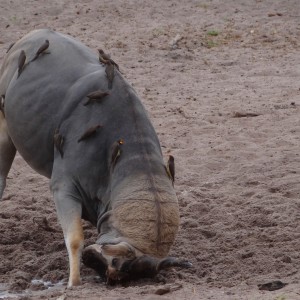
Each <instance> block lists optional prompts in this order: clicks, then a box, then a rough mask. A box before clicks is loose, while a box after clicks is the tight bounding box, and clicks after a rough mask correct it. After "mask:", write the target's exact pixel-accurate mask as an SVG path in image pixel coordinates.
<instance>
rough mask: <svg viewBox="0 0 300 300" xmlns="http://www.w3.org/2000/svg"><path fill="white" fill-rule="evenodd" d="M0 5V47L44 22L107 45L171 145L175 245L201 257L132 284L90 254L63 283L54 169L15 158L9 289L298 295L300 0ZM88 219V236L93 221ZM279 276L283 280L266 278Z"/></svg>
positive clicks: (2, 275) (153, 295)
mask: <svg viewBox="0 0 300 300" xmlns="http://www.w3.org/2000/svg"><path fill="white" fill-rule="evenodd" d="M0 11H1V12H0V15H1V18H0V28H1V37H0V59H3V57H4V55H5V52H6V49H7V48H8V46H9V45H10V43H12V42H14V41H16V40H17V39H19V38H21V37H22V36H23V35H25V34H26V33H27V32H29V31H31V30H32V29H34V28H46V27H47V28H52V29H55V30H57V31H60V32H63V33H67V34H70V35H72V36H74V37H76V38H77V39H79V40H81V41H82V42H83V43H85V44H87V45H88V46H90V47H91V48H92V49H94V50H95V53H97V49H98V48H103V49H104V50H105V51H106V52H109V53H111V54H112V56H113V59H114V60H116V61H117V63H118V64H119V65H120V69H121V71H122V72H123V74H124V75H125V77H126V78H127V79H128V81H129V82H131V83H132V85H133V86H134V88H135V89H136V91H137V92H138V94H139V95H140V97H141V98H142V100H143V103H144V104H145V106H146V108H147V110H148V112H149V114H150V117H151V120H152V121H153V124H154V127H155V128H156V130H157V133H158V136H159V138H160V141H161V145H162V149H163V153H164V155H165V157H166V159H167V155H168V154H172V155H173V156H174V157H175V163H176V181H175V187H176V192H177V196H178V200H179V204H180V213H181V228H180V232H179V234H178V236H177V239H176V242H175V244H174V246H173V248H172V250H171V253H170V254H171V255H174V256H177V257H182V258H187V259H189V260H190V261H192V263H193V265H194V268H192V269H189V270H184V271H183V270H181V271H176V270H172V271H171V272H168V273H166V274H163V275H164V276H165V279H166V280H165V282H166V283H165V284H162V283H156V282H153V281H151V280H140V281H138V282H132V283H130V285H129V286H126V287H125V286H114V287H107V286H106V285H105V284H104V283H103V282H101V281H100V280H99V278H98V277H97V276H96V274H95V273H93V271H92V270H88V269H86V268H85V267H84V266H82V275H83V285H82V286H80V287H78V288H72V289H70V290H65V284H66V280H67V278H68V270H67V268H68V260H67V252H66V249H65V247H64V242H63V236H62V231H61V229H60V226H59V224H58V222H57V218H56V213H55V207H54V203H53V200H52V198H51V195H50V193H49V189H48V181H47V180H46V179H45V178H43V177H41V176H39V175H37V174H36V173H34V172H33V171H32V170H31V169H30V168H29V167H28V166H27V165H26V164H25V163H24V161H23V160H22V158H20V157H19V156H17V157H16V159H15V161H14V164H13V167H12V169H11V171H10V174H9V178H8V182H7V188H6V191H5V194H4V197H3V199H2V201H1V203H0V297H4V298H5V297H8V294H7V291H10V292H12V293H13V295H11V296H14V297H16V298H20V299H47V298H56V299H75V298H76V299H99V298H100V297H102V299H300V294H299V290H300V283H299V279H300V276H299V266H300V253H299V249H300V240H299V234H300V202H299V196H300V180H299V170H300V157H299V146H300V138H299V137H300V123H299V112H300V80H299V79H300V71H299V64H300V59H299V50H300V44H299V43H300V42H299V41H300V26H299V17H300V6H299V3H298V0H288V1H272V0H256V1H254V0H251V1H248V0H244V1H233V0H230V1H218V0H211V1H205V2H203V1H192V0H189V1H179V0H172V1H156V2H150V1H143V2H141V1H137V0H132V1H117V0H116V1H108V0H107V1H101V3H99V1H96V0H86V1H80V4H78V1H58V0H56V1H46V0H41V1H33V0H28V1H26V5H25V4H24V3H23V2H22V1H18V0H11V1H6V0H5V1H2V2H1V3H0ZM84 228H85V243H86V245H89V244H91V243H93V242H94V240H95V237H96V230H95V229H94V228H92V227H91V226H90V225H89V224H88V223H84ZM273 280H281V281H282V282H284V283H288V285H286V286H284V287H283V288H282V289H280V290H277V291H271V292H270V291H264V290H259V289H258V285H259V284H265V283H268V282H270V281H273ZM53 285H54V286H53ZM16 293H20V294H18V295H17V294H16ZM160 293H161V294H160ZM280 297H281V298H280Z"/></svg>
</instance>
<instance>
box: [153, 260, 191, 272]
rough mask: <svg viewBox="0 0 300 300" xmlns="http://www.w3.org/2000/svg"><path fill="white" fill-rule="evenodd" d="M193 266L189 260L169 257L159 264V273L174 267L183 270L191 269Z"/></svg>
mask: <svg viewBox="0 0 300 300" xmlns="http://www.w3.org/2000/svg"><path fill="white" fill-rule="evenodd" d="M192 266H193V265H192V263H190V262H189V261H187V260H181V259H178V258H175V257H167V258H164V259H162V260H161V261H159V262H158V265H157V272H159V271H160V270H165V269H168V268H172V267H179V268H183V269H187V268H191V267H192Z"/></svg>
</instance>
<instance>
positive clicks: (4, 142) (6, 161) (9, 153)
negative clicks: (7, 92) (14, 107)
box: [0, 112, 16, 200]
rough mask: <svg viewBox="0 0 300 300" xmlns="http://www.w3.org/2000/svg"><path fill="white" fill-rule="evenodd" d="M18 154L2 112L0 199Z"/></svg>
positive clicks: (0, 121) (0, 127)
mask: <svg viewBox="0 0 300 300" xmlns="http://www.w3.org/2000/svg"><path fill="white" fill-rule="evenodd" d="M15 155H16V148H15V146H14V144H13V143H12V141H11V138H10V136H9V135H8V132H7V125H6V120H5V118H4V116H3V113H2V112H0V200H1V198H2V195H3V192H4V188H5V185H6V177H7V175H8V172H9V170H10V168H11V165H12V162H13V160H14V157H15Z"/></svg>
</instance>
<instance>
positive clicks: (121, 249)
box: [102, 242, 136, 259]
mask: <svg viewBox="0 0 300 300" xmlns="http://www.w3.org/2000/svg"><path fill="white" fill-rule="evenodd" d="M102 251H103V254H104V255H109V256H121V257H124V258H127V259H134V258H135V256H136V255H135V250H134V248H133V247H132V246H131V245H129V244H128V243H126V242H120V243H118V244H103V245H102Z"/></svg>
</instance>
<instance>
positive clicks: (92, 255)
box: [82, 244, 108, 278]
mask: <svg viewBox="0 0 300 300" xmlns="http://www.w3.org/2000/svg"><path fill="white" fill-rule="evenodd" d="M82 262H83V263H84V265H85V266H87V267H88V268H91V269H94V270H95V271H96V272H97V273H98V274H99V275H100V277H102V278H105V277H106V270H107V266H108V264H107V261H106V259H105V257H103V255H102V250H101V246H100V245H98V244H94V245H90V246H88V247H86V248H85V249H84V250H83V252H82Z"/></svg>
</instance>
